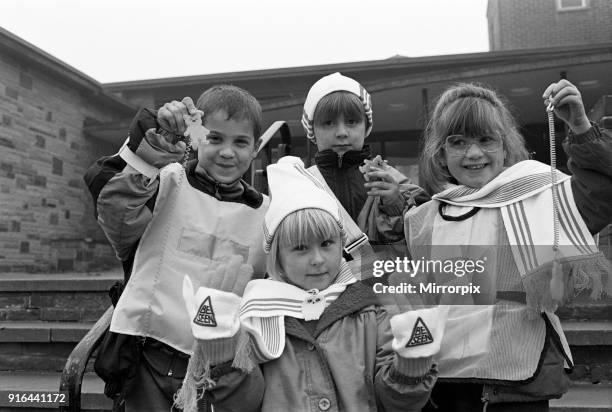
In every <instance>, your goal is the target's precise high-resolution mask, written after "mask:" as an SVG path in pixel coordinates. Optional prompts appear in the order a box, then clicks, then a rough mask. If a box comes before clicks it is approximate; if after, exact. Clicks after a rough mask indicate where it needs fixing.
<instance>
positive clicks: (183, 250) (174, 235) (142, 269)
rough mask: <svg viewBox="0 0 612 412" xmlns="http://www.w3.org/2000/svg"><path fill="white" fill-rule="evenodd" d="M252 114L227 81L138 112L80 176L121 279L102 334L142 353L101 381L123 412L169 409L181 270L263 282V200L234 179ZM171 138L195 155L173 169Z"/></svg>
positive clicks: (257, 113)
mask: <svg viewBox="0 0 612 412" xmlns="http://www.w3.org/2000/svg"><path fill="white" fill-rule="evenodd" d="M261 116H262V115H261V107H260V105H259V103H258V102H257V100H256V99H255V98H254V97H253V96H252V95H250V94H249V93H248V92H246V91H245V90H242V89H240V88H238V87H234V86H214V87H212V88H210V89H208V90H207V91H205V92H204V93H203V94H202V95H201V96H200V98H199V100H198V102H197V104H196V105H194V104H193V101H192V100H191V98H189V97H186V98H185V99H183V101H181V102H178V101H173V102H171V103H167V104H165V105H164V106H163V107H162V108H161V109H160V110H159V111H158V112H154V111H151V110H147V109H144V110H142V111H140V112H139V113H138V115H137V116H136V118H135V120H134V122H133V123H132V126H131V129H130V137H129V139H128V141H127V142H126V145H124V147H122V148H121V150H120V152H119V153H118V155H115V156H111V157H107V158H103V159H101V160H100V161H99V162H98V163H97V164H96V165H94V166H93V167H92V168H91V169H90V171H89V172H88V175H87V176H86V180H87V181H88V183H89V185H90V187H91V189H92V193H93V194H94V201H95V203H96V208H97V214H98V221H99V223H100V225H101V227H102V228H103V229H104V231H105V233H106V235H107V237H108V239H109V240H110V242H111V244H112V245H113V247H114V248H115V250H116V252H117V256H118V257H119V258H120V259H121V260H122V261H123V262H124V267H126V274H127V275H129V282H128V283H127V285H126V286H125V289H124V290H123V293H122V295H121V298H120V299H119V301H118V303H117V305H116V308H115V311H114V313H113V318H112V322H111V327H110V331H111V332H112V333H115V334H121V335H116V336H125V335H130V336H134V337H138V339H140V338H142V339H144V344H142V345H140V348H138V349H134V348H131V347H121V348H120V349H119V353H120V354H121V356H125V355H127V354H129V353H131V352H130V351H132V350H135V351H137V353H142V355H136V356H135V359H132V361H133V363H134V367H133V368H131V369H130V371H128V372H127V374H126V375H127V376H125V377H121V381H120V382H119V383H114V384H113V385H114V388H115V389H116V390H118V391H120V392H121V396H124V397H125V401H126V410H127V411H131V410H146V411H168V410H170V408H171V406H172V403H173V395H174V393H175V392H176V390H177V389H178V387H179V386H180V384H181V382H182V379H183V377H184V375H185V369H186V366H187V361H188V358H189V355H190V354H191V350H192V347H193V335H192V333H191V329H190V326H189V324H190V318H188V317H187V313H186V312H185V310H184V307H183V306H184V305H183V304H182V303H181V302H182V286H181V285H182V282H183V277H184V276H185V274H189V276H190V277H191V279H192V281H193V283H194V285H195V286H196V287H200V286H207V285H213V286H215V287H218V288H220V289H223V290H228V291H232V290H234V289H235V288H240V286H239V285H242V286H241V287H242V288H243V287H244V284H246V282H247V281H249V280H250V279H251V278H252V277H257V276H259V277H261V276H263V273H264V254H263V252H262V251H261V242H262V236H261V222H262V221H263V218H264V214H265V211H266V210H267V207H268V203H269V202H268V198H267V197H266V196H264V195H262V194H261V193H259V192H257V191H256V190H255V189H253V188H252V187H250V186H249V185H248V184H246V182H244V181H242V180H241V177H242V175H243V174H244V173H245V172H246V171H247V170H248V168H249V166H250V164H251V161H252V159H253V158H254V157H255V156H256V154H257V147H256V137H258V136H259V134H260V132H261ZM199 119H201V121H202V122H200V120H199ZM202 123H203V124H202ZM188 125H190V126H189V128H188ZM182 135H186V136H187V135H188V136H189V137H190V139H191V147H192V149H193V150H196V151H197V158H196V159H193V160H186V161H185V164H184V165H182V164H180V163H177V162H180V161H182V160H183V158H184V157H186V143H185V141H183V139H182ZM236 256H238V257H239V258H238V260H239V262H241V263H242V264H240V263H239V264H237V265H232V267H236V271H234V272H236V273H232V277H227V276H225V272H224V271H223V269H224V268H225V267H226V266H227V264H228V259H230V257H232V259H236ZM130 272H131V273H130ZM226 278H227V279H226ZM138 358H140V362H138ZM108 385H109V384H108V383H107V388H108V387H109V386H108ZM112 392H114V391H111V393H109V395H114V393H112Z"/></svg>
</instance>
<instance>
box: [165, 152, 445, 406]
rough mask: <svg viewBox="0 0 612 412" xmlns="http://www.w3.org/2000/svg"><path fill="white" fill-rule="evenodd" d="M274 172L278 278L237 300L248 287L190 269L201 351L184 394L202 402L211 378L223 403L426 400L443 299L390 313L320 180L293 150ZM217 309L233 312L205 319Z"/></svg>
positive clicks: (272, 223)
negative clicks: (361, 278) (204, 282)
mask: <svg viewBox="0 0 612 412" xmlns="http://www.w3.org/2000/svg"><path fill="white" fill-rule="evenodd" d="M267 173H268V181H269V187H270V192H271V204H270V208H269V210H268V212H267V213H266V218H265V222H264V235H265V239H264V242H265V243H264V250H265V252H266V253H268V260H267V270H268V275H269V276H270V279H261V280H253V281H251V282H249V284H248V285H247V286H246V289H245V291H244V296H243V297H242V300H241V308H240V310H233V311H232V310H231V308H235V307H236V305H235V304H234V303H229V304H228V302H236V301H238V300H240V298H239V297H238V295H239V294H240V291H237V293H236V294H229V293H226V292H221V291H218V290H214V289H213V288H200V289H198V290H195V289H194V288H193V287H192V286H191V282H190V281H189V280H188V279H186V280H185V291H184V294H185V301H186V302H187V311H188V312H189V313H190V317H191V318H192V319H193V322H192V328H193V333H194V335H195V336H196V347H195V348H194V352H195V353H196V354H198V355H197V356H194V357H193V358H192V360H191V362H190V364H189V370H190V372H192V373H188V376H187V378H186V379H185V383H184V385H183V388H182V389H181V392H179V394H178V397H177V399H178V402H177V404H178V406H179V407H183V408H184V410H185V411H192V410H194V408H195V405H196V401H197V398H198V395H197V394H198V393H201V390H202V389H205V391H206V397H207V398H208V399H212V402H213V405H214V406H215V408H218V409H220V410H240V411H259V410H261V411H288V410H291V411H312V410H324V411H365V410H367V411H376V410H385V411H418V410H420V409H421V407H422V406H423V405H424V404H425V402H426V401H427V399H428V397H429V393H430V391H431V389H432V387H433V385H434V382H435V380H436V374H437V373H436V369H435V366H433V364H432V358H433V356H434V355H435V354H436V353H437V352H438V350H439V345H440V342H441V341H442V335H443V328H441V327H440V325H442V324H444V321H443V319H444V314H445V310H444V309H442V308H439V307H433V308H428V309H420V310H414V311H409V312H405V313H402V314H399V315H395V316H393V317H391V316H390V315H389V314H388V313H387V311H386V310H385V308H384V307H382V306H381V305H380V304H379V303H378V300H377V298H376V297H375V295H374V293H373V291H372V284H371V282H368V281H365V282H357V280H356V279H355V278H354V277H353V275H352V274H351V271H350V268H349V267H348V265H347V264H346V262H345V260H344V259H343V258H342V247H343V242H344V239H345V233H344V223H343V221H342V215H341V213H340V211H339V206H338V203H337V201H336V200H335V199H334V198H333V197H332V196H331V195H330V194H328V193H327V192H326V191H325V189H324V187H323V184H322V182H320V181H318V179H317V178H316V177H315V176H314V175H313V174H311V173H310V172H309V171H307V170H306V169H305V168H304V166H303V163H302V161H301V160H300V159H299V158H295V157H284V158H282V159H280V160H279V162H278V164H275V165H270V166H268V169H267ZM203 306H204V307H205V308H206V309H205V310H202V307H203ZM213 312H214V314H215V315H216V314H219V313H223V314H225V315H226V316H224V319H220V317H219V316H217V317H216V319H215V322H214V323H215V324H214V326H212V322H208V324H207V325H204V324H203V323H202V322H201V318H202V317H201V316H198V315H199V314H200V315H202V314H209V315H210V314H211V313H213ZM211 330H212V331H214V332H212V333H214V336H215V338H214V339H211V338H210V336H211V332H210V331H211ZM230 348H235V350H234V351H232V350H231V349H230ZM232 352H235V353H236V355H235V356H232ZM252 362H255V363H256V364H255V365H254V364H252ZM257 364H258V365H257Z"/></svg>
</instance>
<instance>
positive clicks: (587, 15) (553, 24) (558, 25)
mask: <svg viewBox="0 0 612 412" xmlns="http://www.w3.org/2000/svg"><path fill="white" fill-rule="evenodd" d="M586 5H587V7H586V8H584V9H578V10H567V11H560V10H558V0H489V7H488V10H487V18H488V20H489V48H490V50H491V51H495V50H512V49H525V48H538V47H552V46H571V45H579V44H585V45H586V44H595V43H605V42H612V1H610V0H586Z"/></svg>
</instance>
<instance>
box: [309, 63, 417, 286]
mask: <svg viewBox="0 0 612 412" xmlns="http://www.w3.org/2000/svg"><path fill="white" fill-rule="evenodd" d="M372 125H373V111H372V100H371V98H370V94H369V93H368V92H367V90H366V89H365V88H364V87H363V86H362V85H361V84H359V83H358V82H357V81H355V80H353V79H351V78H350V77H346V76H343V75H341V74H340V73H333V74H330V75H328V76H325V77H322V78H321V79H319V80H318V81H317V82H316V83H315V84H314V85H312V87H311V88H310V90H309V91H308V95H307V97H306V101H305V102H304V113H303V115H302V126H303V127H304V130H305V132H306V137H307V138H308V139H309V140H310V141H311V142H312V143H314V144H316V146H317V153H316V154H315V165H313V166H311V167H310V168H309V169H308V170H309V171H310V172H311V173H313V174H314V175H315V176H316V177H317V178H319V180H321V181H322V182H323V183H324V184H325V188H326V190H327V191H328V192H329V193H331V194H333V195H334V196H335V197H336V198H337V199H338V201H339V202H340V205H341V213H342V217H343V219H344V222H345V230H346V233H347V236H348V238H347V243H346V245H345V247H344V249H345V256H351V258H352V260H351V261H349V265H350V266H351V269H352V270H353V273H354V274H355V275H356V276H360V272H361V269H363V270H364V273H363V275H364V276H365V277H368V276H371V271H372V261H373V260H377V259H378V260H385V259H388V260H392V259H393V258H394V257H395V256H396V254H397V253H398V251H399V254H400V255H401V256H403V255H404V254H405V242H404V231H403V213H404V212H405V211H406V210H408V209H409V208H410V207H412V206H415V205H417V206H418V205H420V204H422V203H425V202H426V201H428V200H429V196H428V195H427V194H426V193H425V192H424V191H423V190H422V189H421V188H420V187H418V186H416V185H413V184H411V182H410V180H408V178H407V177H406V176H404V175H403V174H402V173H400V172H399V171H398V170H396V169H394V168H393V167H391V166H389V165H388V164H387V163H386V161H384V162H383V161H382V160H380V156H377V158H376V159H375V161H374V162H372V161H371V160H370V157H371V152H370V147H369V146H367V145H366V146H364V141H365V138H366V137H368V136H369V135H370V132H371V131H372ZM368 241H369V243H368ZM371 246H374V249H375V250H376V251H377V253H376V254H374V252H373V250H372V248H371ZM395 249H397V250H395ZM362 257H363V258H364V259H363V260H364V261H363V262H361V258H362Z"/></svg>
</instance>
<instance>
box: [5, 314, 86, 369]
mask: <svg viewBox="0 0 612 412" xmlns="http://www.w3.org/2000/svg"><path fill="white" fill-rule="evenodd" d="M92 326H93V323H80V322H41V321H38V322H3V323H0V370H22V371H30V370H32V371H61V370H62V369H63V368H64V364H65V363H66V359H67V358H68V356H69V355H70V352H72V349H73V348H74V346H75V345H76V344H77V343H78V342H79V341H80V340H81V339H82V338H83V336H85V334H86V333H87V331H88V330H89V329H90V328H91V327H92Z"/></svg>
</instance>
